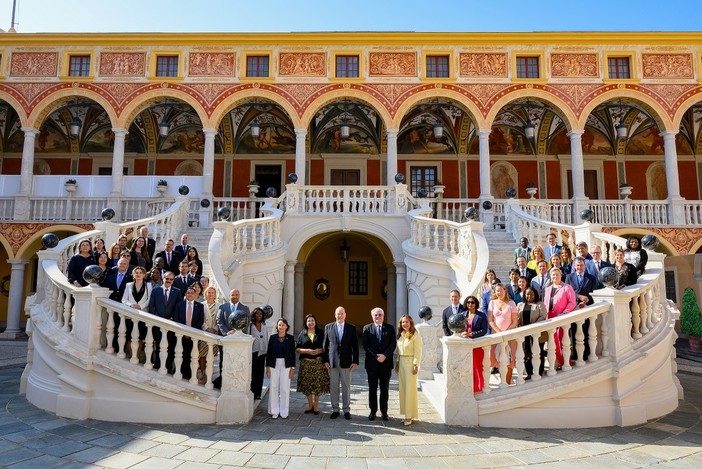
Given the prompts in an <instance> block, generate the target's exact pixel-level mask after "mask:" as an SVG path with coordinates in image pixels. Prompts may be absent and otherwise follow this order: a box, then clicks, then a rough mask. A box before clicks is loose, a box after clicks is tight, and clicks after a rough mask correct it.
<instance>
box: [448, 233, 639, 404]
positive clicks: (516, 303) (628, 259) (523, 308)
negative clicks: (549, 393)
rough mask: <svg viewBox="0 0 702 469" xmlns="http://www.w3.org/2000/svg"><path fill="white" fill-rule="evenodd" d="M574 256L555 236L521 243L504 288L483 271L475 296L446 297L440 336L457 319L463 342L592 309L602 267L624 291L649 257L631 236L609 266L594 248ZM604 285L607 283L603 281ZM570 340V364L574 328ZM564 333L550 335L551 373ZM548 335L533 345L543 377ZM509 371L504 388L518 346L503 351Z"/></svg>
mask: <svg viewBox="0 0 702 469" xmlns="http://www.w3.org/2000/svg"><path fill="white" fill-rule="evenodd" d="M576 251H577V256H575V257H572V254H571V252H570V249H569V248H568V247H567V246H560V245H558V244H557V243H556V235H555V234H553V233H551V234H549V235H548V237H547V245H546V246H545V247H541V246H538V245H537V246H534V247H533V248H532V247H530V246H529V240H528V239H527V238H521V240H520V243H519V246H518V247H517V248H516V249H515V250H514V263H515V266H514V268H512V269H510V271H509V283H506V284H503V283H502V282H501V281H500V279H498V278H497V275H496V273H495V271H494V270H492V269H488V270H487V272H486V273H485V278H484V283H483V285H482V288H481V292H480V296H481V298H477V297H476V296H472V295H471V296H468V297H467V298H465V299H464V300H463V302H462V303H461V301H460V297H461V295H460V292H459V291H458V290H453V291H452V292H451V294H450V301H451V305H450V306H448V307H447V308H445V309H444V311H443V316H442V324H443V329H444V334H445V335H447V336H449V335H452V334H453V332H452V331H451V329H450V328H449V318H450V317H451V316H452V315H454V314H456V313H461V314H464V315H465V316H466V324H467V325H466V330H465V331H464V332H462V333H461V336H462V337H466V338H478V337H482V336H484V335H486V334H490V333H498V332H502V331H505V330H510V329H514V328H516V327H520V326H527V325H529V324H534V323H536V322H539V321H544V320H546V319H551V318H555V317H558V316H561V315H563V314H567V313H570V312H572V311H574V310H575V309H576V308H584V307H585V306H587V305H590V304H592V303H593V298H592V292H593V291H594V290H597V289H599V288H603V287H604V284H603V282H602V279H601V278H600V275H599V272H600V270H602V269H604V268H605V267H612V268H613V269H614V270H615V272H616V278H615V279H614V283H613V284H612V285H611V286H612V287H613V288H617V289H620V288H623V287H625V286H629V285H633V284H635V283H636V281H637V279H638V277H639V276H640V275H641V274H642V273H643V272H644V271H645V268H646V263H647V261H648V255H647V253H646V251H645V250H644V249H642V247H641V240H640V239H639V238H638V237H636V236H631V237H629V239H628V240H627V243H626V250H623V249H616V250H615V252H614V263H613V264H610V263H609V262H607V261H605V260H603V259H602V247H601V246H597V245H595V246H593V247H592V250H591V251H589V250H588V245H587V243H585V242H580V243H578V244H577V245H576ZM608 283H609V281H608ZM589 327H590V321H589V320H586V321H584V324H583V325H582V332H583V336H584V352H583V357H582V358H583V360H587V359H588V357H589V355H590V353H591V351H590V344H589V340H588V339H589ZM568 333H569V334H570V336H571V341H570V343H571V348H572V350H571V355H570V356H571V359H572V360H577V358H578V355H577V350H576V348H575V340H574V338H575V334H576V333H577V325H576V324H573V325H572V326H571V328H570V330H569V331H568ZM563 334H564V331H563V329H562V328H559V329H558V330H557V332H556V333H555V334H554V343H555V354H556V363H554V364H550V366H555V367H556V369H558V368H560V367H561V366H563V364H564V355H563V347H562V343H561V341H562V339H563ZM547 342H548V335H547V334H542V335H541V336H540V337H539V339H538V349H539V359H540V360H539V361H540V364H539V369H538V370H537V372H538V373H539V375H542V374H543V372H544V368H545V357H546V351H545V344H546V343H547ZM532 345H533V343H532V338H531V337H527V338H525V340H524V342H523V347H524V368H525V370H526V376H525V379H527V380H528V379H531V376H532V375H533V373H534V372H535V371H534V369H533V365H532V358H533V354H532ZM496 348H497V346H496V345H493V346H492V347H491V350H490V366H491V373H492V374H495V373H498V371H499V370H498V368H499V356H498V353H497V350H496ZM507 353H508V355H509V357H508V366H507V375H506V381H507V383H508V384H509V383H511V381H512V376H513V372H514V369H515V368H516V356H517V342H516V341H514V340H511V341H509V342H508V347H507ZM483 359H484V351H483V349H482V348H478V349H475V350H474V353H473V389H474V391H475V392H478V391H481V390H482V389H483V387H484V386H485V382H484V378H483Z"/></svg>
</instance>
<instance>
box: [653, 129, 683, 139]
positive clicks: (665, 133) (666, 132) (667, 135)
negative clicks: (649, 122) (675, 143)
mask: <svg viewBox="0 0 702 469" xmlns="http://www.w3.org/2000/svg"><path fill="white" fill-rule="evenodd" d="M678 133H679V132H678V131H677V130H675V131H674V130H664V131H663V132H660V133H659V134H658V135H660V136H661V137H663V138H664V139H666V138H670V139H674V138H675V136H676V135H678Z"/></svg>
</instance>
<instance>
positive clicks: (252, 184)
mask: <svg viewBox="0 0 702 469" xmlns="http://www.w3.org/2000/svg"><path fill="white" fill-rule="evenodd" d="M247 187H248V188H249V197H256V194H258V189H259V188H260V187H261V186H259V185H258V181H257V180H255V179H252V180H251V181H249V184H248V186H247Z"/></svg>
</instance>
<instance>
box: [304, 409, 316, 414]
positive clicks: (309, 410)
mask: <svg viewBox="0 0 702 469" xmlns="http://www.w3.org/2000/svg"><path fill="white" fill-rule="evenodd" d="M312 412H314V409H307V410H306V411H305V413H306V414H311V413H312Z"/></svg>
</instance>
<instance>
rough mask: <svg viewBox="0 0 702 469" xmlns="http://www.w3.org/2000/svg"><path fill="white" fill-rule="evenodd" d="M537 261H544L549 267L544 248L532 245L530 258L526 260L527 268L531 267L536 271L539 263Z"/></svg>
mask: <svg viewBox="0 0 702 469" xmlns="http://www.w3.org/2000/svg"><path fill="white" fill-rule="evenodd" d="M539 261H546V263H547V264H548V267H549V268H550V267H551V264H550V263H549V262H548V259H546V254H545V253H544V248H542V247H541V246H539V245H536V246H534V249H532V250H531V260H530V261H529V262H527V269H532V270H535V271H537V272H538V270H539V269H538V268H537V266H538V265H539Z"/></svg>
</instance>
